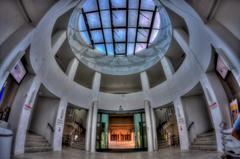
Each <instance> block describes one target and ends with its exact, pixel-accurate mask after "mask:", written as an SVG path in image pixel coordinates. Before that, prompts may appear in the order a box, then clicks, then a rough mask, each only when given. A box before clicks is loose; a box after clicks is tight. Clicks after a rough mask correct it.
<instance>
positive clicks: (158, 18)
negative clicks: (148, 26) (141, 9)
mask: <svg viewBox="0 0 240 159" xmlns="http://www.w3.org/2000/svg"><path fill="white" fill-rule="evenodd" d="M160 23H161V19H160V14H159V13H158V12H157V13H156V16H155V20H154V23H153V28H154V29H159V28H160Z"/></svg>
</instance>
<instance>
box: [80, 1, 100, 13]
mask: <svg viewBox="0 0 240 159" xmlns="http://www.w3.org/2000/svg"><path fill="white" fill-rule="evenodd" d="M83 9H84V12H89V11H95V10H97V1H96V0H87V1H86V3H84V5H83Z"/></svg>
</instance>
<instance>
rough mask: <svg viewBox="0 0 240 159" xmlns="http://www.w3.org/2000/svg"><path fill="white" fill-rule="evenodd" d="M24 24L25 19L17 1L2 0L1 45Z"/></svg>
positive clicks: (0, 7)
mask: <svg viewBox="0 0 240 159" xmlns="http://www.w3.org/2000/svg"><path fill="white" fill-rule="evenodd" d="M24 23H25V19H24V17H23V16H22V14H21V11H20V9H19V6H18V3H17V1H14V0H1V5H0V45H1V44H2V43H3V42H4V41H5V40H6V39H7V38H8V37H9V36H11V34H12V33H14V32H15V31H16V30H17V29H18V28H19V27H20V26H21V25H23V24H24Z"/></svg>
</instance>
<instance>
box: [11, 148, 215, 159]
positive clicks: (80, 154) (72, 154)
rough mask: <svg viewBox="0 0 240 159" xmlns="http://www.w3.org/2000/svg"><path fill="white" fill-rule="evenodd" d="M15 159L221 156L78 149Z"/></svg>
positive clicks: (206, 158) (176, 151)
mask: <svg viewBox="0 0 240 159" xmlns="http://www.w3.org/2000/svg"><path fill="white" fill-rule="evenodd" d="M13 159H220V154H218V153H216V152H200V151H192V152H186V153H181V152H180V151H179V149H176V148H168V149H162V150H159V151H158V152H153V153H148V152H130V153H108V152H104V153H102V152H96V153H88V152H85V151H81V150H78V149H70V148H67V149H64V150H63V151H62V152H43V153H32V154H30V153H29V154H24V155H19V156H16V157H14V158H13Z"/></svg>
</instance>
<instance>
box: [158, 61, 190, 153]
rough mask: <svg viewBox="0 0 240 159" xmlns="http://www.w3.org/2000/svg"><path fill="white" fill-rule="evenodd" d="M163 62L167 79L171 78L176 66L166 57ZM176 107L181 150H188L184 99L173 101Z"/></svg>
mask: <svg viewBox="0 0 240 159" xmlns="http://www.w3.org/2000/svg"><path fill="white" fill-rule="evenodd" d="M161 64H162V66H163V70H164V73H165V76H166V78H167V79H169V78H171V76H172V75H173V73H174V68H173V66H172V63H171V61H170V60H169V59H168V58H167V57H164V58H163V59H161ZM173 104H174V109H175V112H176V118H177V124H178V132H179V139H180V148H181V151H188V150H189V144H190V143H189V138H188V131H187V123H186V117H185V114H184V109H183V104H182V99H181V98H180V97H179V98H177V99H175V100H174V101H173Z"/></svg>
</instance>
